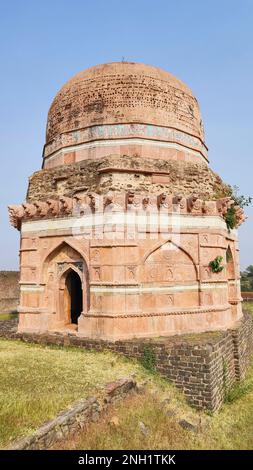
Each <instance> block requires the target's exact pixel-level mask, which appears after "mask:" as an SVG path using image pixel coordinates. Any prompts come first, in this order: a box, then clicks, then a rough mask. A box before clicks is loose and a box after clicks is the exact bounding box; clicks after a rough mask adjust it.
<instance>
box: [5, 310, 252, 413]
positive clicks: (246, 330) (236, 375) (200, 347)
mask: <svg viewBox="0 0 253 470" xmlns="http://www.w3.org/2000/svg"><path fill="white" fill-rule="evenodd" d="M3 323H4V322H0V336H2V337H7V338H13V339H21V340H23V341H27V342H34V343H40V344H57V345H61V346H75V347H80V348H85V349H95V350H98V351H101V350H104V349H109V350H111V351H114V352H117V353H119V354H123V355H124V356H127V357H130V358H137V359H138V360H143V357H144V356H145V354H149V353H150V351H152V354H154V356H155V366H156V370H157V371H158V372H159V373H161V374H162V376H164V377H165V378H168V379H169V380H171V381H172V382H173V383H175V385H176V386H177V387H178V388H179V389H180V390H182V391H183V392H184V394H185V395H186V397H187V400H188V401H189V402H190V403H191V404H192V405H193V406H195V407H196V408H199V409H201V408H205V409H208V410H210V411H215V410H218V409H219V408H220V406H221V405H222V403H223V401H224V398H225V395H226V393H227V392H228V391H229V389H231V387H232V386H233V384H234V383H235V382H236V381H239V380H241V379H242V378H243V377H244V376H245V373H246V370H247V366H248V364H249V361H250V356H251V354H252V353H253V319H252V317H251V316H250V315H249V314H247V313H245V315H244V318H243V320H242V321H240V322H239V323H238V325H237V327H236V328H234V329H232V330H227V331H217V332H210V333H202V334H198V335H185V336H174V337H169V338H156V339H147V340H141V339H136V340H128V341H116V342H109V341H102V340H90V339H85V338H80V337H78V336H76V335H70V334H65V335H63V334H59V333H57V334H53V333H48V334H41V335H39V334H35V333H33V334H29V333H17V332H16V328H15V325H14V323H13V329H12V330H11V329H9V330H8V331H7V330H6V329H4V328H3V325H1V324H3Z"/></svg>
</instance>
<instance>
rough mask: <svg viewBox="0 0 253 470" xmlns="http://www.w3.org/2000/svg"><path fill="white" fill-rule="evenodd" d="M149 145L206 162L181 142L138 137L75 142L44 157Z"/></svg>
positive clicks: (53, 157)
mask: <svg viewBox="0 0 253 470" xmlns="http://www.w3.org/2000/svg"><path fill="white" fill-rule="evenodd" d="M129 144H130V145H151V146H153V147H163V148H172V149H175V150H179V151H180V150H182V149H183V150H185V151H186V152H187V153H191V154H192V155H195V156H197V157H199V158H202V159H203V160H204V161H205V162H206V163H207V157H204V155H202V153H201V151H200V150H193V149H191V148H189V147H187V146H185V145H183V144H179V143H173V142H165V141H160V140H153V139H144V138H143V139H140V138H135V139H131V138H126V139H112V140H110V139H107V140H103V141H100V140H97V141H96V140H95V141H93V142H87V143H85V144H77V145H71V146H69V147H64V148H62V149H60V150H57V151H56V152H55V153H54V154H53V155H48V156H47V157H46V156H45V157H44V160H45V162H49V161H51V160H54V159H55V158H57V157H59V156H61V155H65V154H66V153H70V152H78V151H79V150H83V149H92V148H99V147H118V146H122V145H129Z"/></svg>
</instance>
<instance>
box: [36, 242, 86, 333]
mask: <svg viewBox="0 0 253 470" xmlns="http://www.w3.org/2000/svg"><path fill="white" fill-rule="evenodd" d="M43 283H44V285H45V303H46V305H45V306H46V307H47V309H48V311H49V312H51V313H52V314H54V320H53V321H52V322H51V323H52V325H53V326H54V327H57V328H58V327H64V326H67V325H71V324H73V325H77V324H78V320H79V318H80V316H81V314H82V313H86V312H87V311H88V309H89V303H90V301H89V299H90V294H89V273H88V267H87V263H86V261H85V260H84V258H83V256H82V255H81V254H80V253H79V252H78V251H77V250H76V249H75V248H73V247H72V246H70V245H69V244H68V243H66V242H62V243H61V244H59V246H57V247H56V248H55V249H54V250H53V251H52V252H51V253H50V254H49V255H48V256H47V258H46V260H45V262H44V266H43Z"/></svg>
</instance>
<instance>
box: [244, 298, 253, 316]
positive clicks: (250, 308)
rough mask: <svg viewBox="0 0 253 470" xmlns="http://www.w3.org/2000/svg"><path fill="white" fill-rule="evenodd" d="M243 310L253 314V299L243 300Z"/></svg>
mask: <svg viewBox="0 0 253 470" xmlns="http://www.w3.org/2000/svg"><path fill="white" fill-rule="evenodd" d="M242 308H243V310H246V311H247V312H250V313H251V314H252V315H253V301H252V302H243V303H242Z"/></svg>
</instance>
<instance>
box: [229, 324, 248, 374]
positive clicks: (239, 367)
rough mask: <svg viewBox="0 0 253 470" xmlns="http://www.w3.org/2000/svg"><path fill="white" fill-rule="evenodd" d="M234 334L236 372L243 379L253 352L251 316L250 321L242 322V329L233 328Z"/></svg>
mask: <svg viewBox="0 0 253 470" xmlns="http://www.w3.org/2000/svg"><path fill="white" fill-rule="evenodd" d="M232 334H233V342H234V352H235V353H234V360H235V373H236V377H237V378H238V379H243V378H244V377H245V374H246V371H247V368H248V366H249V363H250V358H251V356H252V354H253V322H252V321H250V317H249V319H248V321H245V322H243V323H242V327H241V328H240V329H238V330H233V331H232Z"/></svg>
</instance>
